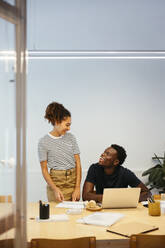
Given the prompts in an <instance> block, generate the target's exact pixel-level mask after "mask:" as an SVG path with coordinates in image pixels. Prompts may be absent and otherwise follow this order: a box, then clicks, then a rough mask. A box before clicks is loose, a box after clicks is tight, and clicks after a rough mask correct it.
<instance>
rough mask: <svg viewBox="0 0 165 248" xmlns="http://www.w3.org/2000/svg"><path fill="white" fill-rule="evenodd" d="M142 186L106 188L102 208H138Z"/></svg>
mask: <svg viewBox="0 0 165 248" xmlns="http://www.w3.org/2000/svg"><path fill="white" fill-rule="evenodd" d="M140 190H141V189H140V188H113V189H104V192H103V200H102V208H136V207H137V205H138V202H139V196H140Z"/></svg>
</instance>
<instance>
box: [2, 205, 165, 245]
mask: <svg viewBox="0 0 165 248" xmlns="http://www.w3.org/2000/svg"><path fill="white" fill-rule="evenodd" d="M55 205H56V204H54V203H50V214H51V215H53V214H62V213H65V212H66V209H61V208H56V207H55ZM6 206H7V205H5V210H4V206H3V204H0V216H2V213H3V210H4V211H7V210H6V209H7V208H6ZM8 206H9V204H8ZM10 208H11V207H10ZM27 210H28V211H27V212H28V214H27V239H28V241H29V242H30V240H31V239H32V238H49V239H69V238H77V237H82V236H95V237H96V245H97V248H100V247H104V248H106V247H110V248H117V247H118V248H119V247H120V248H128V247H129V246H128V244H129V239H128V238H125V237H122V236H119V235H116V234H112V233H109V232H106V227H101V226H93V225H85V224H79V223H76V220H77V219H79V218H82V217H84V216H86V215H89V214H92V212H90V211H87V210H83V211H82V213H81V214H80V215H68V216H69V221H67V222H37V221H36V216H38V213H39V204H38V203H28V207H27ZM101 212H111V213H113V212H114V213H115V212H119V213H122V214H124V218H123V219H121V220H120V221H119V222H118V223H116V224H115V225H120V223H126V222H129V221H136V222H137V221H138V222H142V223H146V224H151V225H155V226H158V227H159V230H157V231H154V232H150V234H153V235H154V234H155V235H156V234H164V235H165V215H162V216H158V217H152V216H149V215H148V209H147V208H145V207H143V206H142V205H141V204H140V203H139V205H138V207H137V208H135V209H133V208H132V209H104V210H101ZM12 237H14V229H11V230H10V231H8V232H6V233H4V234H2V235H1V236H0V239H4V238H12Z"/></svg>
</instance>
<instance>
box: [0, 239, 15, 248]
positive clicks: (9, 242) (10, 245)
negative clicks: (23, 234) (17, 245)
mask: <svg viewBox="0 0 165 248" xmlns="http://www.w3.org/2000/svg"><path fill="white" fill-rule="evenodd" d="M0 247H1V248H14V239H4V240H0Z"/></svg>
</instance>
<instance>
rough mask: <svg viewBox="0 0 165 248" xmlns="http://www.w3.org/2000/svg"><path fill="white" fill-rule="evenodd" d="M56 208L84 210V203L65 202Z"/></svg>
mask: <svg viewBox="0 0 165 248" xmlns="http://www.w3.org/2000/svg"><path fill="white" fill-rule="evenodd" d="M56 208H76V209H82V208H84V202H74V201H63V202H61V203H59V204H57V205H56Z"/></svg>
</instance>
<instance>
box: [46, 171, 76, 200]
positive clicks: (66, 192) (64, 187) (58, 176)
mask: <svg viewBox="0 0 165 248" xmlns="http://www.w3.org/2000/svg"><path fill="white" fill-rule="evenodd" d="M50 177H51V179H52V181H53V182H54V184H55V185H56V186H57V187H58V188H59V189H60V190H61V192H62V193H63V196H64V200H65V201H71V200H72V193H73V191H74V189H75V185H76V169H75V168H73V169H70V170H54V169H51V170H50ZM47 197H48V201H49V202H50V201H55V202H57V200H56V199H55V196H54V191H53V190H52V188H51V187H50V186H49V185H47Z"/></svg>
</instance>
